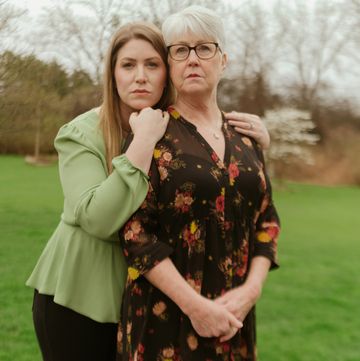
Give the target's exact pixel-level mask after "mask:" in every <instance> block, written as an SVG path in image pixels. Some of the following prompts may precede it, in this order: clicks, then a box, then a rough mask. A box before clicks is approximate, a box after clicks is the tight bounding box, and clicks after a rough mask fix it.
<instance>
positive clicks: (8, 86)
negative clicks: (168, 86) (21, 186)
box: [0, 51, 99, 154]
mask: <svg viewBox="0 0 360 361" xmlns="http://www.w3.org/2000/svg"><path fill="white" fill-rule="evenodd" d="M96 92H97V89H96V88H95V87H94V85H93V83H92V81H91V79H90V77H89V76H88V75H87V74H86V73H85V72H83V71H76V72H74V73H73V74H70V75H68V74H67V73H66V72H65V70H64V69H63V68H62V67H61V66H60V65H59V64H57V63H56V62H54V61H53V62H51V63H45V62H43V61H41V60H39V59H37V58H36V57H35V56H33V55H26V56H25V55H16V54H14V53H12V52H10V51H7V52H5V53H3V54H1V55H0V153H23V154H24V153H36V150H37V151H39V149H35V147H37V148H40V146H41V150H42V151H43V152H45V153H46V152H51V151H52V150H53V146H52V143H53V139H54V136H55V134H56V132H57V130H58V128H59V127H60V125H62V124H64V123H65V122H67V121H69V120H71V118H73V116H74V113H75V115H77V114H79V113H81V112H82V111H83V110H84V108H86V109H88V108H91V107H92V106H94V105H97V104H99V101H98V97H95V96H94V94H96ZM79 104H80V105H79ZM36 137H38V139H40V142H39V144H37V143H36V141H35V139H36Z"/></svg>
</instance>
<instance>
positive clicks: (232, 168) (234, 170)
mask: <svg viewBox="0 0 360 361" xmlns="http://www.w3.org/2000/svg"><path fill="white" fill-rule="evenodd" d="M228 170H229V177H230V185H231V186H233V185H234V182H235V178H236V177H237V176H238V175H239V174H240V171H239V168H238V166H237V165H236V163H230V165H229V169H228Z"/></svg>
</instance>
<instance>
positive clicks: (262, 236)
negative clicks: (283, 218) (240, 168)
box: [254, 148, 280, 269]
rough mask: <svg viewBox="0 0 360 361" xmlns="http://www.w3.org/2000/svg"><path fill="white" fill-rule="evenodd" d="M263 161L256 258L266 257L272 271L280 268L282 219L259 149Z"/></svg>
mask: <svg viewBox="0 0 360 361" xmlns="http://www.w3.org/2000/svg"><path fill="white" fill-rule="evenodd" d="M257 153H258V155H259V158H260V161H261V178H262V184H263V187H264V189H265V193H264V196H263V198H262V201H261V205H260V209H259V212H258V215H257V220H256V225H255V244H254V257H255V256H264V257H266V258H268V259H269V260H270V261H271V269H273V268H277V267H279V265H278V260H277V240H278V236H279V233H280V219H279V216H278V213H277V211H276V208H275V206H274V204H273V198H272V187H271V183H270V179H269V177H268V175H267V173H266V169H265V163H264V157H263V154H262V151H261V150H260V149H259V148H258V149H257Z"/></svg>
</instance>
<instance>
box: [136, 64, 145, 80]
mask: <svg viewBox="0 0 360 361" xmlns="http://www.w3.org/2000/svg"><path fill="white" fill-rule="evenodd" d="M135 80H136V82H138V83H144V82H146V73H145V69H144V67H142V66H138V67H137V68H136V74H135Z"/></svg>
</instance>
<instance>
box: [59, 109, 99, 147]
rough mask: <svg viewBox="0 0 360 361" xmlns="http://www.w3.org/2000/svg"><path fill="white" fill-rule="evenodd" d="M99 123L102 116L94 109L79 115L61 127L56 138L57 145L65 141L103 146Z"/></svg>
mask: <svg viewBox="0 0 360 361" xmlns="http://www.w3.org/2000/svg"><path fill="white" fill-rule="evenodd" d="M99 123H100V117H99V115H98V114H97V112H96V111H95V110H94V109H91V110H89V111H87V112H85V113H83V114H80V115H78V116H77V117H76V118H74V119H73V120H71V121H70V122H68V123H66V124H64V125H63V126H62V127H61V128H60V129H59V132H58V134H57V136H56V138H55V147H57V145H58V144H59V143H62V142H64V141H65V142H66V141H74V142H77V143H81V144H84V145H89V146H91V145H92V146H95V147H99V146H100V147H102V144H103V137H102V133H101V130H100V127H99Z"/></svg>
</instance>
